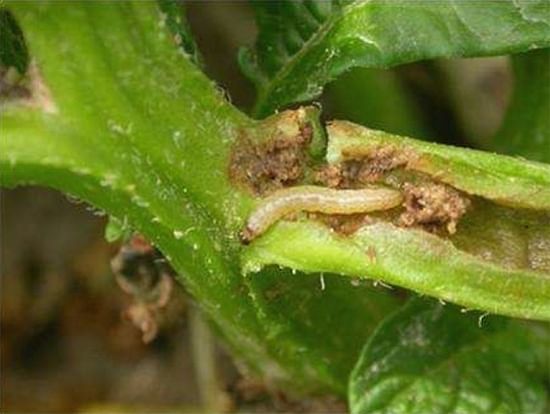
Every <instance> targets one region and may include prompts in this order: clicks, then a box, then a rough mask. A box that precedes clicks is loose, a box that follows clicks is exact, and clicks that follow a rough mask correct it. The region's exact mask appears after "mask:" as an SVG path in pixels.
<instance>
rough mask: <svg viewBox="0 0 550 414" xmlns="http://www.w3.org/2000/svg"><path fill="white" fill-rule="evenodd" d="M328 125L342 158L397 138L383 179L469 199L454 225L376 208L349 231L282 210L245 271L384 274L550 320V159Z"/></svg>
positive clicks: (369, 152) (458, 299)
mask: <svg viewBox="0 0 550 414" xmlns="http://www.w3.org/2000/svg"><path fill="white" fill-rule="evenodd" d="M328 134H329V147H328V153H327V158H328V161H329V163H331V164H333V165H335V166H337V165H339V164H340V163H341V162H343V161H345V160H346V159H347V157H352V159H353V158H356V157H359V158H360V157H366V159H371V160H372V159H374V160H376V156H377V155H376V154H379V153H380V154H384V153H386V154H387V152H385V151H386V150H387V149H388V148H390V149H391V150H392V151H393V152H392V154H393V156H395V157H397V158H399V157H400V154H401V155H403V154H404V155H405V157H404V159H405V160H406V161H405V164H404V165H402V166H401V167H400V168H396V169H395V170H393V171H390V172H389V173H388V175H387V176H386V177H385V181H384V180H383V181H382V182H383V183H384V184H385V185H390V186H395V187H396V188H398V189H400V188H402V186H403V185H404V184H405V183H414V182H416V180H420V182H422V181H423V180H426V179H428V180H432V181H433V182H435V183H441V182H443V183H446V184H448V185H449V186H451V187H453V188H455V189H459V190H461V192H462V194H463V195H464V197H466V198H468V199H469V200H470V202H471V203H472V205H471V208H469V209H468V210H467V212H466V213H465V214H464V216H463V217H462V218H461V221H460V222H459V224H458V229H457V232H456V233H455V234H454V235H446V234H432V233H429V232H428V231H426V230H424V229H422V228H413V229H411V228H403V227H402V226H401V225H400V224H399V221H398V220H396V219H395V218H394V217H395V216H392V215H391V214H389V215H384V214H380V215H376V214H371V218H372V219H371V220H370V222H367V223H365V224H364V225H363V226H362V227H360V228H359V229H358V230H357V231H356V232H355V233H353V234H351V235H348V236H346V235H343V234H339V233H338V232H337V231H334V230H333V229H332V228H329V227H328V226H327V225H325V224H322V223H321V222H319V221H316V220H315V219H311V218H309V219H306V218H304V217H301V218H299V219H298V220H294V221H284V220H280V221H279V222H278V223H276V224H275V225H274V226H272V228H271V229H269V230H268V231H267V232H266V233H265V234H263V235H262V236H261V237H259V238H258V239H256V240H255V241H254V242H253V243H252V244H251V245H250V246H249V247H248V248H247V250H246V251H245V253H244V254H243V267H244V269H245V271H247V272H253V271H257V270H258V269H260V268H261V267H262V266H264V265H267V264H279V265H283V266H287V267H291V268H293V269H297V270H301V271H304V272H334V273H339V274H343V275H347V276H352V277H359V278H371V279H379V280H382V281H385V282H387V283H391V284H396V285H398V286H401V287H405V288H408V289H412V290H415V291H417V292H420V293H423V294H427V295H431V296H435V297H438V298H441V299H444V300H447V301H450V302H454V303H458V304H461V305H463V306H466V307H468V308H474V309H481V310H484V311H487V312H491V313H498V314H504V315H509V316H515V317H522V318H533V319H541V320H550V255H549V250H548V248H547V247H546V246H548V245H549V243H550V166H548V165H545V164H540V163H535V162H529V161H525V160H521V159H516V158H512V157H507V156H502V155H500V156H499V155H495V154H490V153H485V152H481V151H474V150H469V149H462V148H456V147H449V146H444V145H439V144H431V143H425V142H421V141H415V140H411V139H407V138H404V137H397V136H393V135H390V134H386V133H383V132H380V131H372V130H368V129H366V128H362V127H359V126H357V125H354V124H351V123H347V122H333V123H332V124H331V125H330V126H329V127H328ZM369 157H371V158H369ZM397 213H399V211H398V212H397ZM392 217H393V218H392Z"/></svg>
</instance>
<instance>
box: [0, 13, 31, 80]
mask: <svg viewBox="0 0 550 414" xmlns="http://www.w3.org/2000/svg"><path fill="white" fill-rule="evenodd" d="M28 64H29V55H28V52H27V48H26V46H25V40H24V39H23V33H21V29H20V28H19V26H17V23H16V21H15V19H14V18H13V16H12V14H11V13H10V12H9V11H8V10H6V9H5V8H2V5H1V4H0V66H3V67H6V68H8V67H15V68H16V69H17V70H18V71H19V73H20V74H23V73H25V71H26V69H27V65H28Z"/></svg>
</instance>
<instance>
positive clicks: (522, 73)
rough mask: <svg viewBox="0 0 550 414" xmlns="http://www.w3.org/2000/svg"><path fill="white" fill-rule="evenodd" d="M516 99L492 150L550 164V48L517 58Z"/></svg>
mask: <svg viewBox="0 0 550 414" xmlns="http://www.w3.org/2000/svg"><path fill="white" fill-rule="evenodd" d="M513 64H514V72H515V79H514V96H513V100H512V104H511V105H510V107H509V109H508V112H507V115H506V119H505V120H504V123H503V125H502V128H501V130H500V131H499V132H498V133H497V135H496V136H495V137H494V139H493V142H492V143H491V149H495V150H497V151H499V152H503V153H505V154H511V155H521V156H522V157H525V158H528V159H531V160H536V161H543V162H547V163H550V116H549V114H550V49H543V50H539V51H534V52H530V53H526V54H522V55H518V56H515V57H514V59H513Z"/></svg>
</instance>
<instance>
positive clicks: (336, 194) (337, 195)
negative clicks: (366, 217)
mask: <svg viewBox="0 0 550 414" xmlns="http://www.w3.org/2000/svg"><path fill="white" fill-rule="evenodd" d="M402 201H403V196H402V195H401V192H399V191H397V190H392V189H389V188H383V187H377V188H363V189H359V190H335V189H332V188H326V187H317V186H313V185H304V186H299V187H289V188H285V189H282V190H278V191H275V192H274V193H273V194H271V195H270V196H268V197H266V198H265V199H264V200H262V202H261V203H260V205H259V206H258V207H257V208H256V210H254V212H253V213H252V214H251V215H250V217H249V218H248V220H247V222H246V226H245V228H244V230H243V231H242V233H241V240H242V241H243V243H249V242H250V241H252V240H253V239H254V238H256V237H257V236H259V235H260V234H262V233H263V232H264V231H266V230H267V229H268V228H269V227H270V226H271V225H272V224H274V223H275V222H276V221H277V220H279V219H281V218H282V217H284V216H286V215H287V214H289V213H295V212H298V211H310V212H318V213H325V214H354V213H368V212H370V211H377V210H387V209H390V208H393V207H397V206H398V205H399V204H401V202H402Z"/></svg>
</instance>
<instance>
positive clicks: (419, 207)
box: [399, 183, 471, 234]
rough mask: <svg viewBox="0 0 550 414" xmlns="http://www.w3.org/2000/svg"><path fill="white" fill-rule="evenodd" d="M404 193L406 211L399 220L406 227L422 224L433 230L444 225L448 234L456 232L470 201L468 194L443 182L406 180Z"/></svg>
mask: <svg viewBox="0 0 550 414" xmlns="http://www.w3.org/2000/svg"><path fill="white" fill-rule="evenodd" d="M403 192H404V195H405V201H404V202H403V207H404V208H405V211H404V212H403V213H402V214H401V216H400V217H399V223H400V224H401V225H403V226H406V227H410V226H415V225H422V226H423V227H424V228H426V229H427V230H428V231H431V232H436V231H437V230H438V229H440V228H441V227H442V226H444V228H445V229H446V230H447V232H448V233H449V234H454V233H455V232H456V226H457V223H458V221H459V220H460V218H461V217H462V216H463V215H464V213H466V210H467V209H468V208H469V206H470V204H471V202H470V200H469V199H468V198H466V196H465V195H463V194H461V193H460V192H458V191H457V190H455V189H453V188H451V187H449V186H447V185H444V184H435V183H426V184H420V185H414V184H410V183H405V184H404V185H403Z"/></svg>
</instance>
